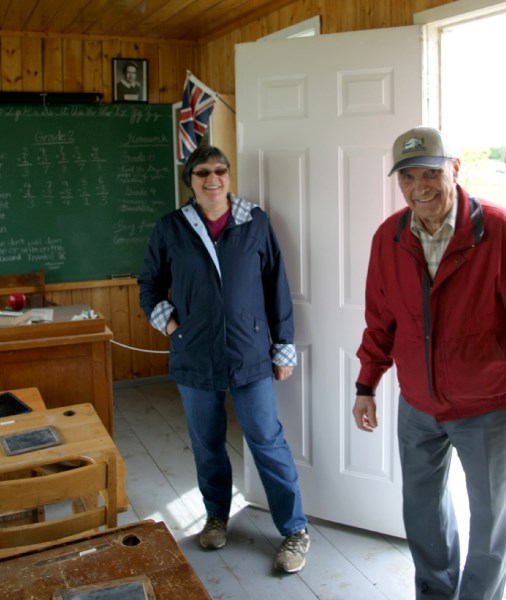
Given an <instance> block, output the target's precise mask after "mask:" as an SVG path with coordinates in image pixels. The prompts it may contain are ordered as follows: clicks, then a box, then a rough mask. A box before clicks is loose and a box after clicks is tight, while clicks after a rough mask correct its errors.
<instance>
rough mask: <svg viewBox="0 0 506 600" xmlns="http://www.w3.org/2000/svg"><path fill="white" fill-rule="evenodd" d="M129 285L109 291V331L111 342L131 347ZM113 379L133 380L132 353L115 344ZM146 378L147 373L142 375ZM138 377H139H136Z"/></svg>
mask: <svg viewBox="0 0 506 600" xmlns="http://www.w3.org/2000/svg"><path fill="white" fill-rule="evenodd" d="M130 287H136V286H129V285H118V286H117V287H113V288H111V289H110V326H109V327H110V329H111V331H112V334H113V340H115V341H117V342H120V343H121V344H126V345H127V346H131V345H132V343H133V341H134V336H133V335H132V328H131V326H130V322H131V316H130V312H131V310H132V309H131V306H130ZM111 350H112V364H113V378H114V380H115V381H116V380H117V381H120V380H124V379H133V378H134V368H133V361H132V352H131V350H127V349H126V348H123V347H121V346H117V345H116V344H112V348H111ZM144 375H145V376H147V372H145V373H144ZM137 377H139V375H137Z"/></svg>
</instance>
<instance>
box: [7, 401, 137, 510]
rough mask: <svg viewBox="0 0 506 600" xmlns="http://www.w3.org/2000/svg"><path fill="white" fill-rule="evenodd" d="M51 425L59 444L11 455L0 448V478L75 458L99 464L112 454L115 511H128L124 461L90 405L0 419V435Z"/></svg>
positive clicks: (72, 406) (74, 405)
mask: <svg viewBox="0 0 506 600" xmlns="http://www.w3.org/2000/svg"><path fill="white" fill-rule="evenodd" d="M50 426H51V427H54V428H55V429H56V430H57V431H58V433H59V434H60V436H61V438H62V444H60V445H57V446H51V447H47V448H41V449H39V450H32V451H30V452H24V453H22V454H15V455H12V456H8V455H7V454H6V453H5V451H4V449H3V448H2V447H1V446H0V479H10V478H15V477H16V476H17V474H18V473H26V470H28V469H30V470H37V469H44V467H45V466H46V465H55V464H56V463H60V464H61V465H62V468H64V465H65V462H66V461H75V460H76V458H79V459H82V460H84V461H88V462H100V461H104V460H105V459H106V457H108V456H109V455H110V454H111V453H113V454H115V455H116V457H117V478H116V479H117V483H116V485H117V505H118V511H119V512H121V511H126V510H128V498H127V495H126V488H125V461H124V460H123V457H122V456H121V454H120V453H119V451H118V449H117V447H116V445H115V444H114V441H113V440H112V438H111V436H110V435H109V433H108V432H107V430H106V428H105V426H104V424H103V423H102V421H101V420H100V418H99V416H98V414H97V412H96V411H95V409H94V407H93V405H91V404H89V403H83V404H73V405H69V406H65V407H59V408H50V409H44V410H38V411H33V412H29V413H24V414H21V415H14V416H11V417H4V418H2V419H0V436H4V435H10V434H13V433H20V432H23V431H28V430H31V429H39V428H43V427H50Z"/></svg>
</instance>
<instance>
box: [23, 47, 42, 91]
mask: <svg viewBox="0 0 506 600" xmlns="http://www.w3.org/2000/svg"><path fill="white" fill-rule="evenodd" d="M21 57H22V63H23V91H24V92H39V91H40V90H41V89H42V40H41V39H40V38H38V37H35V38H32V37H29V38H22V39H21Z"/></svg>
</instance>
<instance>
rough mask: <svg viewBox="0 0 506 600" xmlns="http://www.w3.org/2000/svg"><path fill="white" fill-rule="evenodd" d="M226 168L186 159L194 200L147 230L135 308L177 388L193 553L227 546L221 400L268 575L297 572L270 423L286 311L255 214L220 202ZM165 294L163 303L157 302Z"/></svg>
mask: <svg viewBox="0 0 506 600" xmlns="http://www.w3.org/2000/svg"><path fill="white" fill-rule="evenodd" d="M229 169H230V163H229V161H228V159H227V157H226V156H225V155H224V154H223V153H222V152H221V150H219V149H218V148H216V147H214V146H200V147H198V148H197V149H196V150H195V151H194V152H193V153H192V154H191V155H190V157H189V158H188V160H187V162H186V164H185V166H184V170H183V181H184V183H185V184H186V185H187V187H188V188H190V189H191V191H192V193H193V197H192V198H191V199H190V200H189V201H188V203H187V204H186V205H185V206H183V207H182V208H180V209H177V210H175V211H172V212H170V213H168V214H166V215H165V216H163V217H162V218H161V219H160V221H159V222H158V223H157V224H156V226H155V228H154V230H153V233H152V235H151V240H150V242H149V250H148V254H147V256H146V259H145V262H144V268H143V272H142V274H141V275H140V277H139V286H140V301H141V306H142V308H143V310H144V312H145V313H146V316H147V317H148V319H149V320H150V322H151V324H152V325H153V326H154V327H155V328H156V329H158V330H160V331H161V332H162V333H164V334H166V335H170V336H171V354H170V376H171V378H172V379H173V380H174V381H175V382H176V383H177V385H178V389H179V392H180V394H181V398H182V401H183V406H184V410H185V414H186V420H187V424H188V429H189V433H190V438H191V441H192V448H193V452H194V455H195V463H196V467H197V477H198V483H199V489H200V491H201V493H202V496H203V500H204V504H205V507H206V510H207V522H206V525H205V527H204V529H203V531H202V533H201V535H200V543H201V545H202V546H203V547H204V548H208V549H216V548H221V547H223V546H224V545H225V543H226V534H227V521H228V517H229V511H230V505H231V500H232V469H231V465H230V460H229V457H228V454H227V451H226V427H227V415H226V409H225V392H226V391H227V390H229V391H230V395H231V397H232V401H233V405H234V410H235V412H236V415H237V419H238V421H239V423H240V426H241V429H242V432H243V434H244V437H245V439H246V441H247V443H248V446H249V448H250V450H251V452H252V455H253V457H254V460H255V464H256V465H257V468H258V472H259V475H260V478H261V480H262V483H263V486H264V489H265V492H266V495H267V499H268V502H269V507H270V510H271V514H272V517H273V520H274V523H275V525H276V527H277V528H278V530H279V532H280V533H281V535H283V536H284V538H285V539H284V541H283V543H282V544H281V546H280V549H279V551H278V553H277V555H276V559H275V563H274V564H275V567H276V568H277V569H280V570H284V571H286V572H289V573H293V572H296V571H300V569H302V567H303V566H304V564H305V554H306V552H307V551H308V549H309V536H308V534H307V529H306V526H307V519H306V516H305V515H304V512H303V510H302V501H301V494H300V490H299V487H298V483H297V471H296V468H295V464H294V461H293V457H292V454H291V451H290V449H289V447H288V444H287V443H286V441H285V439H284V434H283V427H282V425H281V423H280V422H279V420H278V417H277V410H276V396H275V388H274V381H273V377H274V378H275V379H277V380H279V381H284V380H285V379H287V378H288V377H289V376H290V375H291V374H292V371H293V368H294V366H295V365H296V353H295V346H294V344H293V314H292V302H291V297H290V291H289V287H288V281H287V277H286V272H285V267H284V264H283V259H282V256H281V252H280V249H279V246H278V242H277V240H276V237H275V234H274V232H273V230H272V227H271V225H270V222H269V219H268V217H267V215H266V213H265V212H264V211H263V210H261V209H260V208H259V207H258V206H256V205H254V204H251V203H250V202H248V201H246V200H244V199H242V198H236V197H235V196H234V195H232V194H230V193H229V187H230V176H229ZM169 295H170V301H168V298H169Z"/></svg>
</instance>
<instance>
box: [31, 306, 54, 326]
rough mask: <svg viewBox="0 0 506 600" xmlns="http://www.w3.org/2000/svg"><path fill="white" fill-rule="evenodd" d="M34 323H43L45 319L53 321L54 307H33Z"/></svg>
mask: <svg viewBox="0 0 506 600" xmlns="http://www.w3.org/2000/svg"><path fill="white" fill-rule="evenodd" d="M31 312H32V318H31V322H32V323H41V322H43V321H52V320H53V316H54V310H53V309H52V308H32V310H31Z"/></svg>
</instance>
